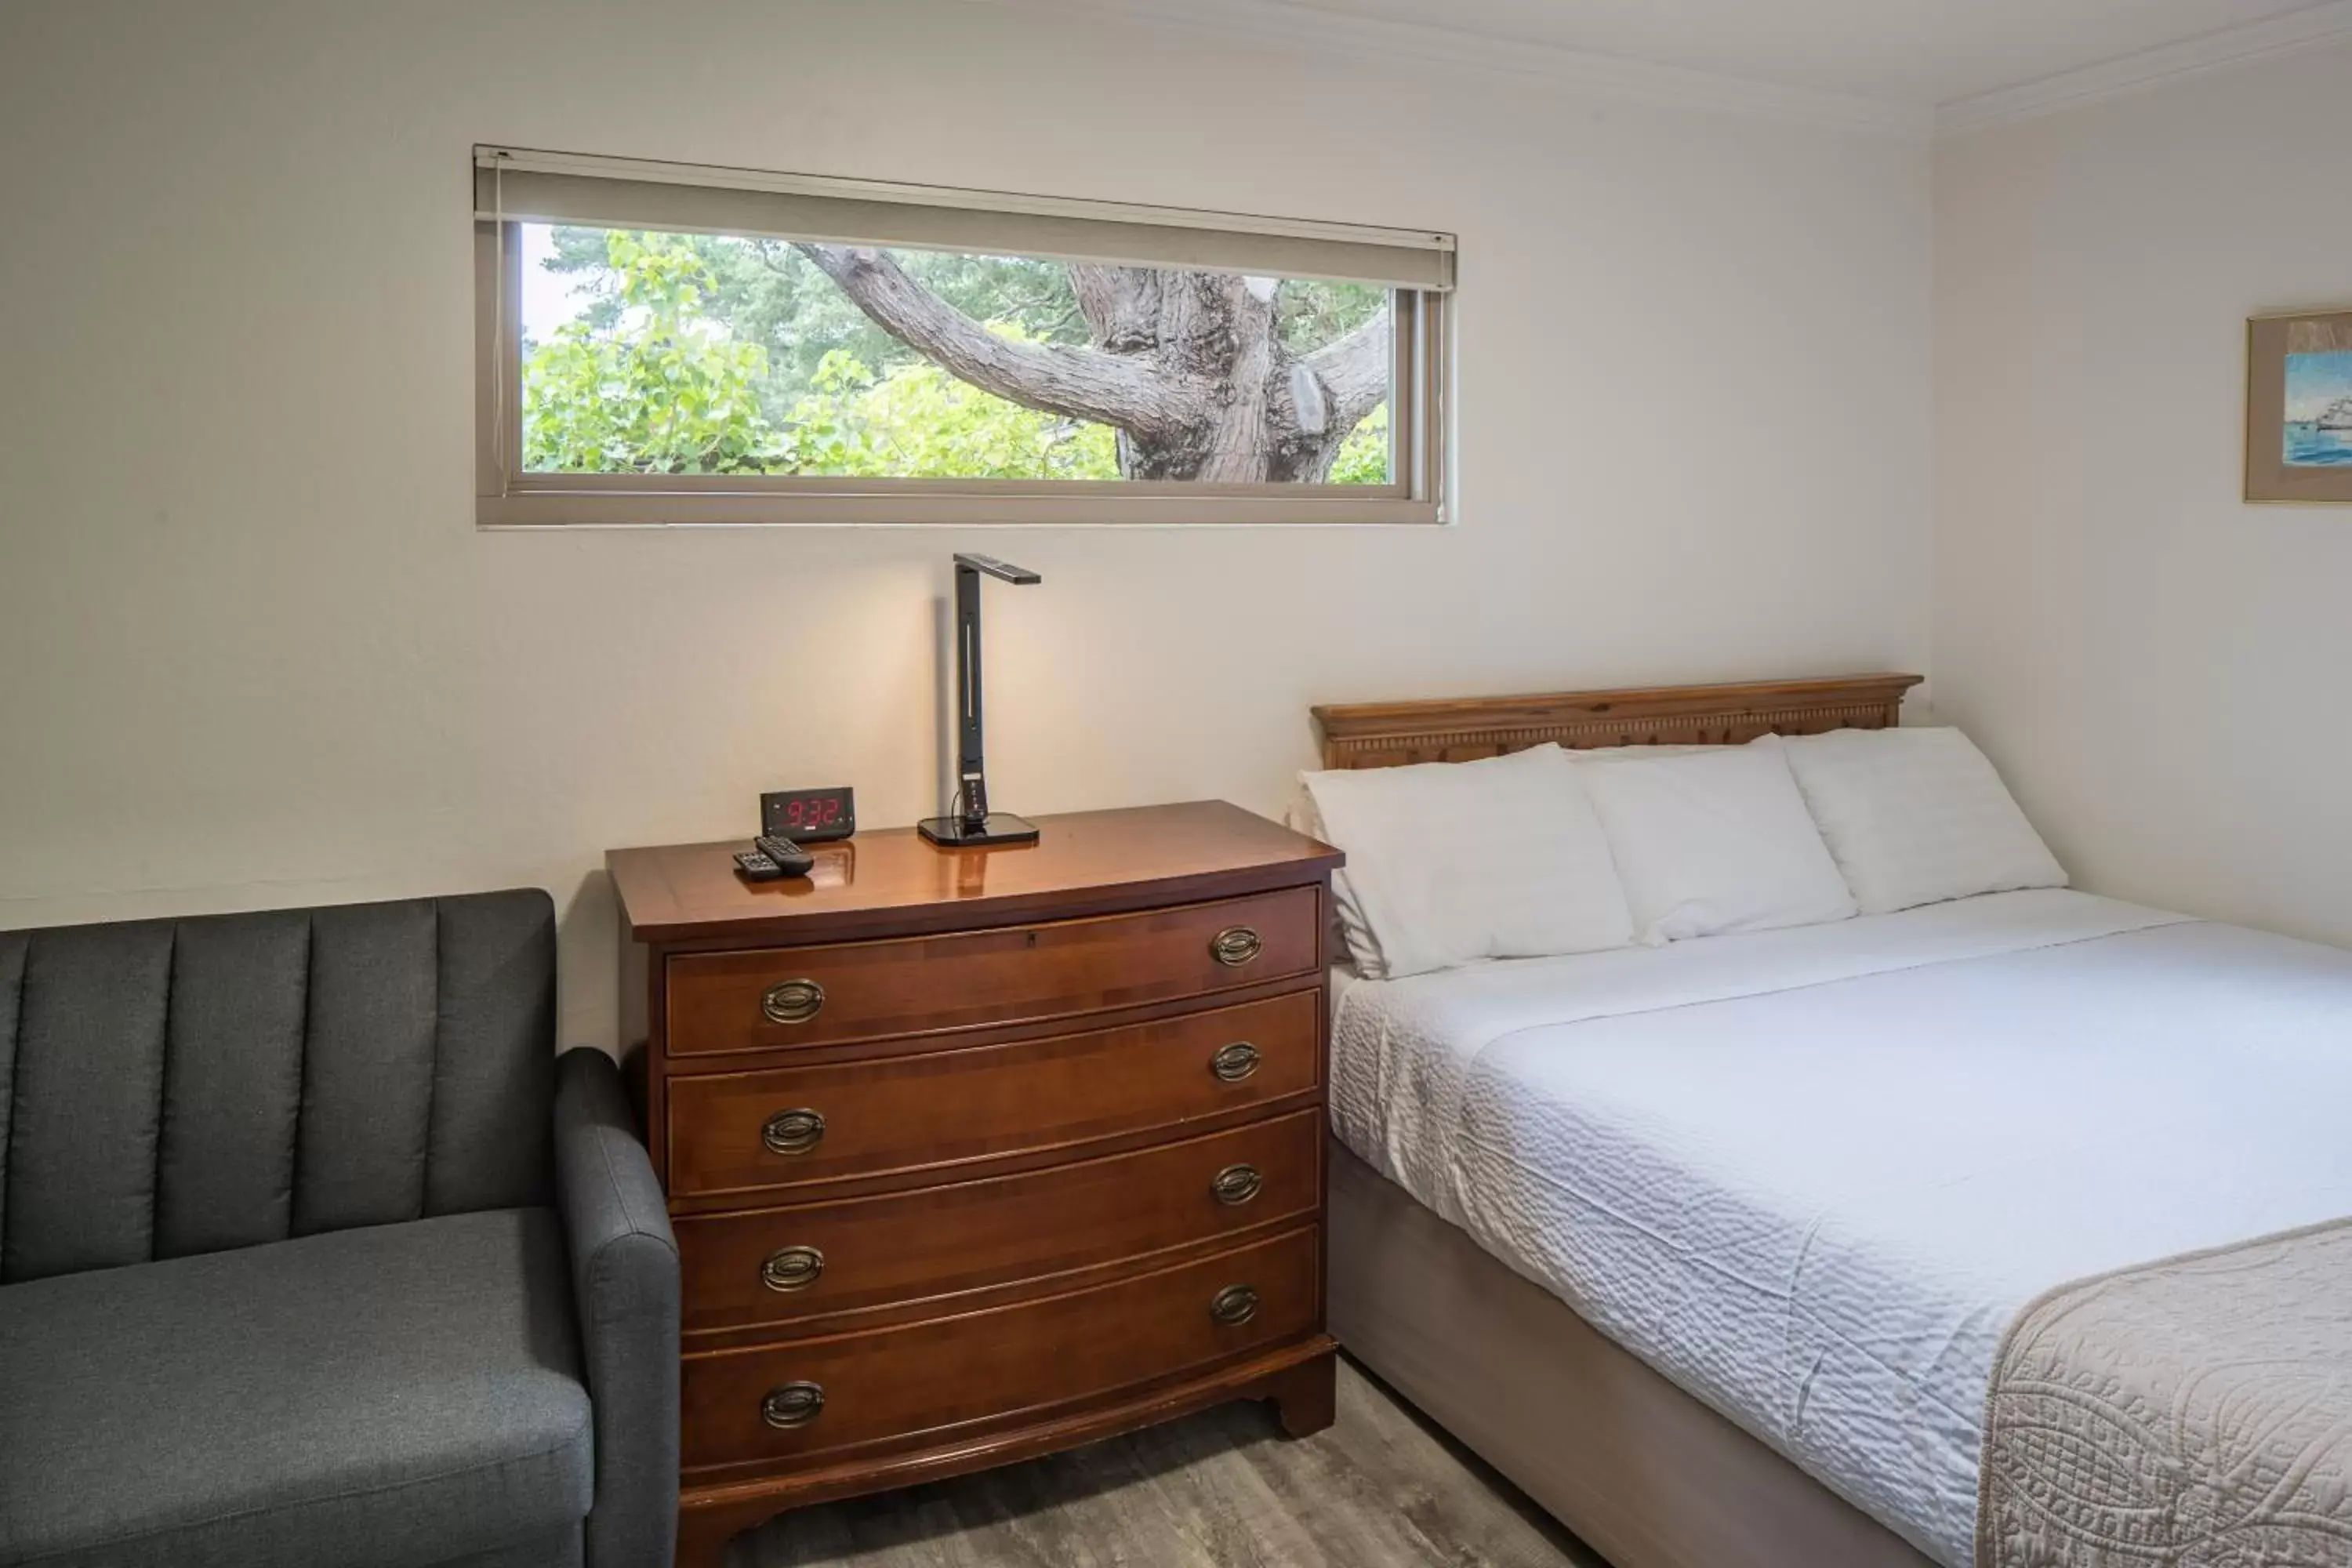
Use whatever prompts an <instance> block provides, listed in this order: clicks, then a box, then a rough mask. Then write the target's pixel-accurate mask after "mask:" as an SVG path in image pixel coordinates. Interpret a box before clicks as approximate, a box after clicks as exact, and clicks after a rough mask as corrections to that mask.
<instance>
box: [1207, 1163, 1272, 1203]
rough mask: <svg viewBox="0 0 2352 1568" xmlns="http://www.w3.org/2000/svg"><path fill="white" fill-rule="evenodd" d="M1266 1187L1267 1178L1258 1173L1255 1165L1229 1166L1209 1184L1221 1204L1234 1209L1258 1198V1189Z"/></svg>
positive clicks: (1210, 1189)
mask: <svg viewBox="0 0 2352 1568" xmlns="http://www.w3.org/2000/svg"><path fill="white" fill-rule="evenodd" d="M1263 1186H1265V1177H1263V1176H1261V1175H1259V1174H1258V1173H1257V1167H1256V1166H1255V1165H1227V1166H1226V1167H1225V1168H1224V1169H1223V1170H1222V1171H1219V1172H1218V1173H1217V1177H1216V1180H1214V1181H1213V1182H1211V1183H1210V1184H1209V1191H1210V1192H1212V1193H1213V1194H1216V1199H1217V1201H1218V1202H1219V1203H1221V1204H1223V1205H1226V1206H1227V1207H1228V1208H1233V1207H1238V1206H1239V1205H1243V1204H1245V1203H1247V1202H1249V1201H1250V1199H1252V1198H1254V1197H1255V1196H1257V1194H1258V1189H1259V1188H1260V1187H1263Z"/></svg>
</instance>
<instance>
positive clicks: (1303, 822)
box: [1283, 773, 1388, 1000]
mask: <svg viewBox="0 0 2352 1568" xmlns="http://www.w3.org/2000/svg"><path fill="white" fill-rule="evenodd" d="M1298 777H1299V784H1298V795H1297V798H1295V799H1293V800H1292V801H1291V803H1290V810H1289V811H1288V812H1287V813H1286V815H1285V816H1284V817H1283V822H1284V824H1285V826H1287V827H1289V828H1290V830H1291V831H1292V832H1294V833H1304V834H1305V835H1307V837H1309V838H1319V839H1321V840H1322V841H1323V842H1324V843H1326V844H1328V843H1330V842H1331V836H1330V835H1329V834H1328V833H1327V832H1326V831H1325V830H1324V827H1323V814H1322V813H1321V812H1319V811H1318V810H1316V809H1315V797H1314V796H1313V795H1309V794H1307V784H1306V779H1307V775H1306V774H1305V773H1301V774H1299V775H1298ZM1331 929H1332V930H1333V931H1336V932H1338V933H1339V947H1340V949H1341V951H1343V952H1346V953H1347V955H1348V962H1349V963H1351V964H1353V965H1354V966H1355V970H1356V973H1359V974H1360V975H1363V976H1364V977H1365V978H1366V979H1368V980H1378V979H1380V978H1381V976H1383V975H1385V974H1386V973H1388V965H1387V963H1384V962H1383V961H1382V960H1381V944H1380V942H1379V940H1378V939H1377V938H1375V937H1374V936H1373V935H1372V928H1371V926H1370V923H1368V922H1367V921H1365V919H1364V907H1363V905H1362V904H1360V903H1359V902H1358V901H1357V900H1356V885H1355V884H1354V883H1353V882H1350V881H1349V880H1348V868H1346V867H1345V866H1342V867H1340V868H1339V869H1338V870H1336V871H1334V872H1332V873H1331ZM1335 1000H1336V998H1335Z"/></svg>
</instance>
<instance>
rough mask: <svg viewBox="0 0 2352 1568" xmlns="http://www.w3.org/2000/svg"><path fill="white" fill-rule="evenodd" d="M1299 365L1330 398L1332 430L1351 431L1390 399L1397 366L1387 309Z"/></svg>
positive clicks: (1328, 344)
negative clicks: (1383, 401)
mask: <svg viewBox="0 0 2352 1568" xmlns="http://www.w3.org/2000/svg"><path fill="white" fill-rule="evenodd" d="M1298 363H1301V364H1303V365H1305V366H1306V367H1307V370H1308V371H1309V372H1310V373H1311V374H1313V375H1314V377H1315V379H1316V380H1318V381H1319V382H1321V383H1322V384H1323V386H1324V390H1325V391H1326V392H1328V394H1329V395H1330V398H1331V428H1332V429H1333V430H1335V431H1338V432H1339V433H1341V434H1342V435H1344V434H1345V433H1346V432H1348V431H1349V430H1353V429H1354V428H1355V427H1356V426H1358V425H1360V424H1361V423H1362V422H1363V418H1364V416H1365V415H1367V414H1370V412H1371V411H1372V410H1373V409H1375V408H1377V407H1379V406H1380V405H1381V399H1382V398H1385V397H1386V396H1388V395H1389V376H1390V374H1391V372H1392V371H1393V370H1394V368H1395V365H1396V344H1395V339H1394V337H1393V336H1392V334H1391V326H1390V311H1389V308H1388V307H1387V306H1385V305H1384V306H1382V307H1381V312H1380V314H1379V315H1377V316H1374V317H1373V318H1372V319H1371V320H1370V321H1366V322H1365V323H1364V324H1363V325H1362V326H1360V327H1358V328H1357V329H1356V330H1355V331H1352V332H1349V334H1348V335H1347V336H1346V337H1344V338H1341V339H1340V340H1339V342H1335V343H1326V344H1325V345H1324V346H1323V347H1321V348H1319V349H1317V350H1316V351H1315V352H1314V353H1311V354H1308V355H1307V357H1306V358H1304V359H1302V360H1300V361H1299V362H1298Z"/></svg>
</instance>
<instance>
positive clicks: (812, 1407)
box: [760, 1383, 824, 1431]
mask: <svg viewBox="0 0 2352 1568" xmlns="http://www.w3.org/2000/svg"><path fill="white" fill-rule="evenodd" d="M819 1415H824V1384H821V1383H788V1384H784V1385H783V1386H782V1388H772V1389H770V1390H769V1391H768V1397H767V1398H765V1399H762V1400H761V1401H760V1419H761V1420H762V1421H765V1422H766V1423H767V1424H768V1425H769V1426H776V1427H781V1428H782V1429H784V1430H787V1431H789V1430H791V1429H792V1428H793V1427H794V1426H807V1425H808V1424H809V1423H810V1422H812V1421H814V1420H815V1419H816V1418H817V1417H818V1416H819Z"/></svg>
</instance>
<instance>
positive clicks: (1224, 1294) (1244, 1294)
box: [1209, 1285, 1257, 1329]
mask: <svg viewBox="0 0 2352 1568" xmlns="http://www.w3.org/2000/svg"><path fill="white" fill-rule="evenodd" d="M1209 1316H1210V1317H1212V1318H1214V1319H1215V1320H1216V1321H1218V1322H1220V1323H1223V1325H1224V1326H1225V1327H1227V1328H1229V1329H1230V1328H1233V1327H1234V1326H1235V1325H1237V1324H1241V1323H1246V1322H1248V1321H1250V1320H1251V1319H1252V1318H1255V1317H1256V1316H1257V1292H1256V1291H1255V1290H1253V1289H1250V1288H1249V1287H1248V1286H1246V1285H1228V1286H1226V1287H1225V1288H1224V1289H1222V1290H1220V1291H1218V1292H1217V1299H1216V1300H1213V1301H1212V1302H1210V1303H1209Z"/></svg>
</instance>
